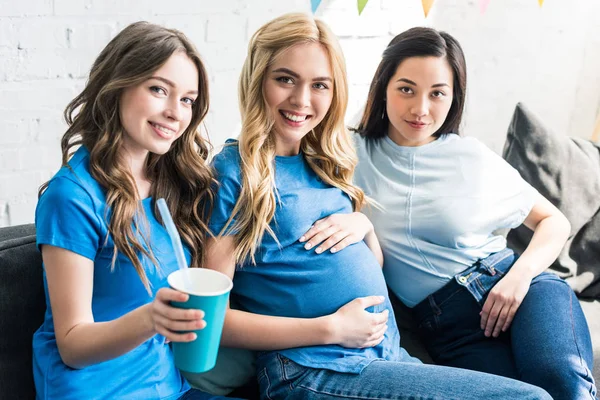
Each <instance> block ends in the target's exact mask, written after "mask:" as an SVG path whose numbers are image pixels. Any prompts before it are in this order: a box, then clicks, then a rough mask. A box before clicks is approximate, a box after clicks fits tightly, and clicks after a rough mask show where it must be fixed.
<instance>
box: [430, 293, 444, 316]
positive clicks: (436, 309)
mask: <svg viewBox="0 0 600 400" xmlns="http://www.w3.org/2000/svg"><path fill="white" fill-rule="evenodd" d="M427 300H428V301H429V306H430V307H431V309H432V310H433V312H434V313H435V315H441V314H442V310H441V309H440V308H439V307H438V305H437V304H436V302H435V299H434V298H433V295H432V294H430V295H429V296H427Z"/></svg>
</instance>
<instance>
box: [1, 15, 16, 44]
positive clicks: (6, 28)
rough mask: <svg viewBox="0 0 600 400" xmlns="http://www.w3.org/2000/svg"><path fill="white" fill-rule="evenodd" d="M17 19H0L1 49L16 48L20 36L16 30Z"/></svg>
mask: <svg viewBox="0 0 600 400" xmlns="http://www.w3.org/2000/svg"><path fill="white" fill-rule="evenodd" d="M16 20H17V18H0V47H9V48H16V47H17V45H18V35H17V30H16V28H15V21H16Z"/></svg>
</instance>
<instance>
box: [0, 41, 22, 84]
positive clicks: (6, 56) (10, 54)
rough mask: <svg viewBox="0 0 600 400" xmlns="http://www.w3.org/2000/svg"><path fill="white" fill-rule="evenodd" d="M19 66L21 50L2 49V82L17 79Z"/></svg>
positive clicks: (0, 53)
mask: <svg viewBox="0 0 600 400" xmlns="http://www.w3.org/2000/svg"><path fill="white" fill-rule="evenodd" d="M18 66H19V50H17V48H16V46H15V48H9V47H0V82H6V81H12V80H15V79H16V76H17V71H18Z"/></svg>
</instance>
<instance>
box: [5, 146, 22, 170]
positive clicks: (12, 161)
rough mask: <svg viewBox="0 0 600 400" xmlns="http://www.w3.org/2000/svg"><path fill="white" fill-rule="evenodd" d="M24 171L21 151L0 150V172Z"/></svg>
mask: <svg viewBox="0 0 600 400" xmlns="http://www.w3.org/2000/svg"><path fill="white" fill-rule="evenodd" d="M20 169H22V166H21V163H20V158H19V150H17V149H7V148H4V149H0V171H12V172H14V171H19V170H20Z"/></svg>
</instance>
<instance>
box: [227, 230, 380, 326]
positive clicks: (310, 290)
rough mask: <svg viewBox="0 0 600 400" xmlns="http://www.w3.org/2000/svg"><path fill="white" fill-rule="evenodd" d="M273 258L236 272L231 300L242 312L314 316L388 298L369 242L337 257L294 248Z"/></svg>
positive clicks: (350, 247)
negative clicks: (357, 301) (359, 299)
mask: <svg viewBox="0 0 600 400" xmlns="http://www.w3.org/2000/svg"><path fill="white" fill-rule="evenodd" d="M274 258H275V257H272V259H270V260H269V261H270V262H268V263H260V264H258V265H257V266H255V267H252V266H248V267H244V268H242V269H241V270H239V271H237V272H236V275H235V277H234V288H233V292H232V297H233V300H234V302H235V301H237V302H239V305H240V307H241V308H242V309H245V310H247V311H250V312H254V313H258V314H265V315H277V316H287V317H299V318H313V317H319V316H323V315H328V314H331V313H333V312H335V311H336V310H337V309H338V308H340V307H341V306H343V305H344V304H346V303H348V302H349V301H351V300H353V299H355V298H357V297H364V296H385V297H386V298H387V287H386V284H385V280H384V277H383V273H382V271H381V267H380V266H379V263H378V262H377V260H376V259H375V256H374V255H373V254H372V252H371V251H370V249H369V248H368V247H367V246H366V244H364V242H360V243H357V244H355V245H352V246H349V247H347V248H345V249H344V250H342V251H340V252H339V253H335V254H332V253H329V252H327V253H325V254H316V253H315V252H314V251H306V250H304V249H303V248H302V247H301V246H294V248H286V249H284V250H282V252H281V257H280V259H274ZM383 307H384V306H383V305H379V306H376V307H375V309H373V308H371V309H369V311H375V312H378V311H380V310H379V309H382V308H383Z"/></svg>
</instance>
